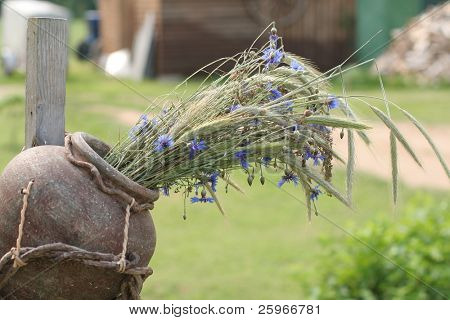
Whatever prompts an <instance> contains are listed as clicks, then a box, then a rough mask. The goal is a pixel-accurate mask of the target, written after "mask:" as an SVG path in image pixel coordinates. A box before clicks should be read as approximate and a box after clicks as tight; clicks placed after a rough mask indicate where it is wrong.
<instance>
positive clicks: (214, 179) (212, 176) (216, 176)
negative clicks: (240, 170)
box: [208, 172, 219, 192]
mask: <svg viewBox="0 0 450 320" xmlns="http://www.w3.org/2000/svg"><path fill="white" fill-rule="evenodd" d="M208 182H209V183H211V189H212V190H213V191H214V192H217V183H218V182H219V172H214V173H211V174H210V175H209V176H208Z"/></svg>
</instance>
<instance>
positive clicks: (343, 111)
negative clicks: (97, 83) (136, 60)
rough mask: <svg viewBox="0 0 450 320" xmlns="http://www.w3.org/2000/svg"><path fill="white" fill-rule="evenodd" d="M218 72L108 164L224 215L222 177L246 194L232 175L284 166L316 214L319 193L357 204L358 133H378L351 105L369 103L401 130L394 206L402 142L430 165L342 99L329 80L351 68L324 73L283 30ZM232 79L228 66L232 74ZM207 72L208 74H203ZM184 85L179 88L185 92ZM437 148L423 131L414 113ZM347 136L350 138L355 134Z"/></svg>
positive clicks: (256, 175) (138, 129) (145, 125)
mask: <svg viewBox="0 0 450 320" xmlns="http://www.w3.org/2000/svg"><path fill="white" fill-rule="evenodd" d="M215 65H216V68H215V70H214V71H213V72H210V73H208V77H207V79H206V80H205V81H204V82H203V83H202V84H201V85H200V86H199V88H198V89H197V90H196V91H195V92H194V93H193V94H191V95H189V96H188V97H183V96H180V95H178V93H177V89H176V90H175V91H174V92H173V93H172V94H169V95H167V96H165V97H162V98H158V99H157V100H156V101H155V106H154V107H152V108H158V107H159V108H162V111H161V112H160V113H159V114H158V115H153V116H152V115H151V111H152V108H150V109H149V110H148V113H147V114H144V115H142V116H141V118H140V119H139V121H138V123H137V124H136V126H134V127H133V128H132V129H131V131H130V133H129V136H128V137H127V138H125V139H123V140H122V141H119V143H118V144H117V145H116V146H115V147H114V148H113V149H112V150H111V152H110V153H109V154H108V155H107V157H106V160H107V161H108V162H109V163H110V164H111V165H112V166H114V167H115V168H117V169H118V170H119V171H120V172H122V173H123V174H124V175H126V176H127V177H129V178H130V179H132V180H134V181H135V182H137V183H139V184H141V185H142V186H144V187H147V188H152V189H155V188H160V189H161V190H162V192H163V193H164V194H165V195H169V193H170V192H171V191H173V192H182V193H183V194H184V196H185V199H190V201H191V202H193V203H196V202H202V203H209V202H214V203H216V204H217V206H218V208H219V209H220V210H221V211H222V212H223V208H222V206H221V205H220V202H219V200H218V196H217V187H218V183H219V180H223V181H224V184H225V185H226V186H227V187H228V186H231V187H234V188H237V189H238V190H240V188H239V187H238V186H237V185H236V184H235V183H234V182H233V181H232V180H231V179H230V172H231V171H234V170H242V171H244V172H245V173H246V174H247V176H248V178H247V181H248V184H249V185H252V183H253V182H254V180H255V179H257V180H259V181H260V183H261V184H264V182H265V177H264V172H265V170H266V167H274V168H276V169H280V180H279V182H278V186H279V187H282V186H283V185H284V184H287V183H291V184H294V185H296V186H297V185H298V186H300V187H301V188H302V189H303V192H304V195H305V199H306V203H307V208H308V215H309V217H310V216H311V211H312V209H311V208H312V207H314V208H315V206H312V205H311V204H312V203H314V201H316V200H317V199H318V198H319V196H320V195H321V194H322V193H323V194H328V195H330V196H334V197H335V198H337V199H338V200H340V201H341V202H343V203H345V204H346V205H349V206H350V204H351V193H352V191H351V189H352V176H353V169H354V168H353V167H354V156H355V149H354V138H355V133H356V134H358V135H359V136H360V138H361V139H363V140H364V141H365V142H367V143H369V139H368V137H367V136H366V134H365V133H364V130H366V129H368V128H369V127H368V126H367V125H365V124H364V123H362V122H360V121H358V119H357V118H356V116H355V113H354V112H353V110H352V109H351V107H350V104H349V101H350V100H352V99H353V100H358V101H362V102H364V103H365V104H366V105H367V106H368V107H369V108H370V109H371V110H372V111H373V112H374V113H375V114H376V115H377V116H378V117H379V118H380V119H381V120H382V121H383V123H384V124H385V125H386V126H388V127H389V128H390V129H391V132H392V134H391V141H390V143H391V150H392V152H391V158H392V167H393V181H394V184H393V185H394V188H393V190H394V199H395V196H396V188H397V183H396V182H397V156H396V142H397V141H399V142H400V143H401V144H402V145H403V146H404V147H405V148H406V149H407V150H408V152H409V153H410V154H411V156H412V157H413V158H414V159H415V160H416V162H417V163H418V164H419V165H420V162H419V160H418V159H417V157H416V155H415V153H414V152H413V150H412V148H411V147H410V145H409V144H408V142H407V140H406V139H405V138H404V137H403V136H402V135H401V133H400V132H399V130H398V129H397V127H396V126H395V125H394V123H393V122H392V121H391V120H390V116H389V105H390V103H388V102H387V101H386V99H384V101H385V102H386V108H387V113H384V112H383V111H381V110H380V109H378V108H377V107H375V106H373V105H372V104H370V103H368V102H367V101H365V99H364V97H358V96H348V95H346V94H345V90H344V92H343V93H342V95H339V96H335V95H332V94H330V93H329V91H328V81H329V80H330V79H332V78H334V77H342V73H343V72H345V70H342V65H340V66H338V67H336V68H333V69H331V70H329V71H328V72H326V73H324V74H321V73H319V72H318V71H317V70H315V69H314V68H313V67H312V66H311V65H309V64H308V63H307V61H305V60H304V59H302V58H301V57H298V56H296V55H294V54H291V53H288V52H285V51H284V47H283V43H282V39H281V38H280V37H279V36H278V35H277V31H276V29H275V28H274V27H272V29H271V30H270V36H269V41H268V42H267V43H266V44H265V45H264V46H263V47H262V48H260V49H256V48H253V45H252V47H251V48H250V49H248V50H246V51H244V52H242V53H240V54H237V55H235V56H234V57H230V58H226V59H221V60H219V61H216V62H215ZM230 65H231V70H230V71H228V72H224V71H222V68H224V67H229V66H230ZM203 70H204V69H202V71H203ZM180 88H182V86H181V85H180V86H179V87H178V90H180ZM402 111H403V112H404V113H405V115H406V116H407V117H408V118H409V119H410V120H412V121H413V122H414V123H415V124H416V126H417V127H418V128H419V130H421V131H422V133H423V134H424V135H425V137H426V138H427V139H428V141H429V142H430V143H431V145H432V147H433V149H434V150H435V152H436V154H437V155H438V157H439V158H440V160H441V163H442V164H443V166H444V167H445V169H446V172H447V174H448V168H447V167H446V166H445V163H444V161H443V159H442V157H441V156H440V155H439V153H438V151H437V149H436V147H435V146H434V144H433V143H432V141H431V139H430V138H429V136H428V135H427V133H426V132H425V131H424V129H423V127H422V126H421V125H420V124H419V123H418V122H417V121H416V120H415V119H414V118H413V117H412V116H411V115H410V114H409V113H407V112H406V111H404V110H402ZM332 130H340V135H341V139H342V138H343V137H344V135H346V136H347V139H348V146H349V148H348V157H347V165H346V168H347V192H346V194H343V193H341V192H339V191H338V190H337V189H336V188H335V186H334V185H333V184H332V171H333V161H340V162H344V160H343V159H342V158H341V157H340V156H339V155H337V154H336V153H335V152H334V150H333V139H332V135H331V134H332ZM345 132H346V134H345Z"/></svg>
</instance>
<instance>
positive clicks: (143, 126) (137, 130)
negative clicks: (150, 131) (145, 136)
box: [128, 114, 149, 141]
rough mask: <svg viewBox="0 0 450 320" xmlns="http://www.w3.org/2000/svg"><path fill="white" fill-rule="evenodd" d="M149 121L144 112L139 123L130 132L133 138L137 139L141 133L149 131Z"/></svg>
mask: <svg viewBox="0 0 450 320" xmlns="http://www.w3.org/2000/svg"><path fill="white" fill-rule="evenodd" d="M148 124H149V121H148V117H147V115H146V114H143V115H141V116H140V118H139V121H138V123H137V124H136V125H135V126H134V127H133V128H131V130H130V132H129V133H128V136H129V137H130V139H131V140H133V141H135V140H136V138H137V136H138V135H140V134H141V133H145V132H146V131H147V127H148Z"/></svg>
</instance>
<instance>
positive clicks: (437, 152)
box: [397, 106, 450, 178]
mask: <svg viewBox="0 0 450 320" xmlns="http://www.w3.org/2000/svg"><path fill="white" fill-rule="evenodd" d="M397 108H398V109H399V110H400V111H402V112H403V114H404V115H405V116H406V117H408V119H409V120H410V121H411V122H412V123H413V124H414V125H415V126H416V128H417V129H419V131H420V132H421V133H422V135H423V136H424V137H425V139H426V140H427V141H428V144H429V145H430V146H431V148H432V149H433V151H434V153H435V154H436V156H437V157H438V159H439V162H440V163H441V165H442V168H444V170H445V173H446V174H447V177H448V178H450V171H449V169H448V167H447V164H446V163H445V160H444V157H442V155H441V153H440V152H439V150H438V148H437V147H436V145H435V144H434V142H433V140H432V139H431V137H430V135H429V134H428V132H427V131H426V130H425V128H424V127H423V126H422V125H421V124H420V122H419V121H417V119H416V118H414V116H413V115H412V114H410V113H409V112H408V111H406V110H403V109H402V108H400V107H398V106H397Z"/></svg>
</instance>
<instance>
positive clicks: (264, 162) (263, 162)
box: [261, 157, 272, 167]
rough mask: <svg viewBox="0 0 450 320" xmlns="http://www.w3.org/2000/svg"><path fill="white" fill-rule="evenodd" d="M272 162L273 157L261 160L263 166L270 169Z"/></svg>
mask: <svg viewBox="0 0 450 320" xmlns="http://www.w3.org/2000/svg"><path fill="white" fill-rule="evenodd" d="M270 161H272V158H271V157H262V158H261V164H262V165H263V166H266V167H268V166H269V164H270Z"/></svg>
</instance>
